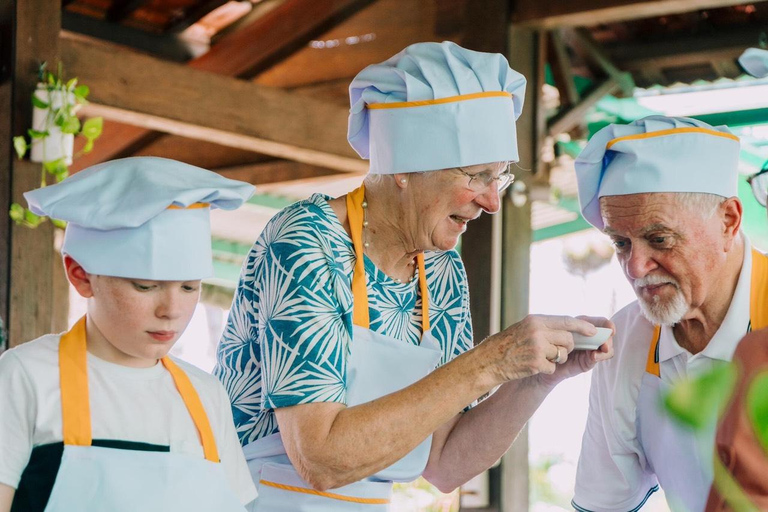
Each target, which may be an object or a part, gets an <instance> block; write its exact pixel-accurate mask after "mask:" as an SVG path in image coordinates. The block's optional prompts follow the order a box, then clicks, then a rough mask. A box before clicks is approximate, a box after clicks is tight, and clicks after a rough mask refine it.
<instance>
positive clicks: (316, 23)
mask: <svg viewBox="0 0 768 512" xmlns="http://www.w3.org/2000/svg"><path fill="white" fill-rule="evenodd" d="M373 1H374V0H288V1H286V2H284V3H283V4H282V5H280V6H278V7H277V8H275V9H273V10H271V11H270V12H268V13H267V14H265V15H264V16H262V17H260V18H259V19H258V20H256V21H255V22H254V23H252V24H251V25H249V26H248V27H245V28H243V29H242V30H239V31H238V32H236V33H234V34H232V36H230V37H227V38H224V39H221V40H219V41H218V42H217V43H216V45H214V46H213V47H212V48H211V50H210V51H209V52H208V53H206V54H204V55H202V56H200V57H199V58H198V59H195V61H194V62H191V63H190V66H192V67H195V68H197V69H206V68H209V67H211V66H214V67H215V68H216V69H217V72H218V73H221V74H225V75H229V76H240V77H252V76H254V75H256V74H258V73H259V72H260V71H263V70H264V69H266V68H268V67H270V66H273V65H274V64H275V63H277V62H279V61H280V60H282V59H284V58H285V57H286V56H288V55H290V54H291V53H293V52H295V51H296V50H298V49H299V48H302V47H304V46H306V45H307V44H308V43H309V42H310V41H311V40H312V39H315V38H317V37H319V36H320V35H321V34H323V33H324V32H327V31H328V30H329V29H330V28H332V27H334V26H336V25H338V24H339V23H341V22H342V21H344V20H346V19H347V18H349V17H350V16H352V15H353V14H355V13H356V12H358V11H359V10H361V9H363V8H364V7H367V6H368V5H370V4H371V3H372V2H373Z"/></svg>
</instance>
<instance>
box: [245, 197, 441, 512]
mask: <svg viewBox="0 0 768 512" xmlns="http://www.w3.org/2000/svg"><path fill="white" fill-rule="evenodd" d="M364 193H365V192H364V188H363V187H360V188H359V189H357V190H355V191H354V192H351V193H350V194H348V195H347V215H348V217H349V223H350V231H351V236H352V242H353V245H354V247H355V256H356V258H357V260H356V262H355V270H354V275H353V278H352V291H353V295H354V306H353V308H354V315H353V317H354V326H353V336H352V343H351V345H350V354H349V357H348V359H347V379H346V381H347V405H348V406H349V407H353V406H355V405H359V404H362V403H366V402H370V401H371V400H375V399H377V398H380V397H382V396H385V395H388V394H390V393H393V392H396V391H399V390H401V389H403V388H405V387H407V386H410V385H411V384H413V383H414V382H417V381H419V380H421V379H423V378H424V377H426V376H427V375H428V374H429V373H430V372H432V370H434V369H435V367H436V366H437V364H438V363H439V361H440V357H441V354H442V353H441V350H440V347H439V345H438V343H437V341H436V340H435V338H434V337H433V336H432V334H431V332H430V329H429V315H428V311H429V302H428V301H429V299H428V293H427V278H426V273H425V271H424V257H423V255H419V257H418V265H419V288H420V291H421V297H422V311H423V317H422V327H423V335H422V339H421V344H420V345H412V344H410V343H407V342H405V341H403V340H398V339H395V338H392V337H389V336H383V335H381V334H378V333H376V332H373V331H372V330H370V329H369V328H368V327H369V318H368V292H367V288H366V283H365V269H364V266H363V263H364V260H363V258H364V256H363V244H362V229H363V213H362V203H363V200H364ZM431 444H432V436H429V437H428V438H427V439H425V440H424V441H423V442H422V443H421V444H420V445H419V446H417V447H416V448H415V449H414V450H413V451H411V452H410V453H408V454H407V455H406V456H405V457H403V458H402V459H400V460H399V461H397V462H396V463H394V464H392V465H391V466H389V467H388V468H385V469H383V470H382V471H380V472H378V473H376V474H375V475H372V476H371V477H370V478H367V479H365V480H362V481H359V482H355V483H353V484H350V485H345V486H344V487H339V488H337V489H331V490H329V491H326V492H320V491H316V490H314V489H313V488H312V486H310V485H309V484H308V483H306V482H305V481H304V480H303V479H302V478H301V477H300V476H299V475H298V473H297V472H296V470H295V469H294V468H293V466H292V465H291V462H290V460H289V459H288V456H287V455H286V452H285V447H284V446H283V442H282V439H281V437H280V433H277V434H272V435H270V436H267V437H264V438H261V439H258V440H256V441H254V442H253V443H250V444H248V445H246V446H245V448H244V449H243V452H244V453H245V458H246V460H247V461H248V467H249V469H250V470H251V475H252V477H253V480H254V482H255V483H256V485H257V487H258V491H259V497H258V498H257V500H256V505H255V508H254V511H255V512H273V511H288V510H291V511H301V512H315V511H333V512H343V511H352V510H363V511H370V512H385V511H387V510H389V501H390V495H391V491H392V482H393V481H410V480H414V479H416V478H418V477H419V476H420V475H421V473H422V472H423V471H424V468H425V467H426V465H427V460H428V458H429V451H430V447H431Z"/></svg>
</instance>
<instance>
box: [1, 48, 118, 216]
mask: <svg viewBox="0 0 768 512" xmlns="http://www.w3.org/2000/svg"><path fill="white" fill-rule="evenodd" d="M38 80H39V81H38V84H37V89H36V90H35V92H34V94H33V95H32V107H33V110H32V128H30V129H29V130H27V135H28V138H26V137H23V136H18V137H14V138H13V147H14V149H15V150H16V155H17V156H18V157H19V159H21V158H24V156H25V155H26V154H27V152H28V151H29V153H30V160H31V161H33V162H40V163H41V164H42V171H41V173H42V174H41V177H40V187H45V186H46V185H47V181H48V176H49V175H50V176H52V177H53V178H54V179H55V180H56V182H57V183H58V182H60V181H62V180H63V179H64V178H66V177H67V176H69V166H70V165H71V164H72V159H73V156H74V155H73V152H74V141H75V136H78V135H79V136H82V137H85V139H86V140H85V146H84V147H83V149H82V151H80V152H79V153H78V155H79V154H82V153H89V152H90V151H91V150H92V149H93V141H94V140H96V139H97V138H98V137H99V135H101V130H102V127H103V124H104V121H103V119H102V118H101V117H94V118H91V119H88V120H86V121H85V122H84V123H82V124H81V123H80V119H79V118H78V117H77V111H78V110H79V109H80V107H81V106H82V105H84V104H86V103H87V100H86V98H87V96H88V94H89V93H90V90H89V88H88V86H86V85H78V83H77V78H72V79H70V80H65V79H64V76H63V72H62V68H61V64H59V67H58V70H57V72H56V73H55V74H54V73H52V72H51V71H48V70H47V69H45V63H43V65H42V66H40V71H39V74H38ZM9 215H10V216H11V219H13V220H14V221H15V222H16V224H19V225H22V226H26V227H30V228H35V227H37V226H39V225H40V224H41V223H42V222H44V221H45V219H46V217H41V216H39V215H36V214H34V213H32V212H31V211H30V210H28V209H27V208H24V207H23V206H21V205H20V204H19V203H13V204H12V205H11V209H10V211H9ZM51 221H52V222H53V223H54V224H55V225H56V226H59V227H64V225H65V224H64V222H62V221H59V220H55V219H51Z"/></svg>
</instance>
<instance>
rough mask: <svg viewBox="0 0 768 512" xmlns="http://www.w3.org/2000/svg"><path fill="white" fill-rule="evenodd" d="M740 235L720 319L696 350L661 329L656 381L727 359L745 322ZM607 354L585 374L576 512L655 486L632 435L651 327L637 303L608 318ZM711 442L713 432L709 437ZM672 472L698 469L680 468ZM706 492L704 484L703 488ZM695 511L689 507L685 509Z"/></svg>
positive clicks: (624, 507) (611, 506)
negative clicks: (737, 268) (734, 274)
mask: <svg viewBox="0 0 768 512" xmlns="http://www.w3.org/2000/svg"><path fill="white" fill-rule="evenodd" d="M742 236H743V238H744V261H743V264H742V268H741V273H740V275H739V280H738V283H737V284H736V290H735V291H734V295H733V298H732V300H731V304H730V306H729V308H728V312H727V313H726V316H725V319H724V320H723V323H722V324H721V325H720V328H719V329H718V330H717V332H716V333H715V335H714V336H713V338H712V339H711V340H710V342H709V343H708V344H707V346H706V347H705V348H704V350H702V351H701V352H699V353H698V354H696V355H693V354H691V353H690V352H688V351H687V350H685V349H684V348H682V347H681V346H680V345H678V343H677V341H675V337H674V334H673V332H672V329H671V327H668V326H663V327H662V331H661V340H662V342H661V343H660V346H659V364H660V370H661V379H662V381H663V382H665V383H670V384H671V383H674V382H676V381H678V380H679V379H681V378H684V377H693V376H695V375H699V374H701V373H703V372H706V371H708V370H709V369H711V368H712V367H713V365H714V364H716V362H717V361H730V360H731V359H732V358H733V353H734V351H735V350H736V346H737V345H738V343H739V340H741V338H742V337H743V336H744V335H745V334H746V332H747V329H748V326H749V306H750V279H751V276H752V254H751V245H750V243H749V240H747V238H746V236H744V235H742ZM613 322H614V323H615V324H616V335H615V336H614V338H613V347H614V357H613V359H611V360H609V361H606V362H603V363H600V364H598V365H597V366H596V367H595V369H594V370H593V372H592V385H591V389H590V393H589V415H588V417H587V426H586V429H585V431H584V437H583V439H582V444H581V455H580V456H579V464H578V468H577V471H576V490H575V496H574V498H573V503H572V504H573V506H574V508H576V510H579V511H594V512H607V511H621V512H626V511H635V510H639V509H640V507H642V505H643V504H644V503H645V501H646V500H647V499H648V497H649V496H650V495H651V494H653V492H655V491H656V490H658V482H657V480H656V475H654V474H653V472H652V471H651V469H650V467H649V465H648V464H647V462H646V458H645V455H644V453H643V448H642V446H641V445H640V443H639V440H638V437H637V432H636V429H635V427H636V422H635V420H636V416H637V415H636V411H637V409H636V403H637V397H638V394H639V392H640V383H641V381H642V378H643V375H644V373H645V367H646V362H647V359H648V350H649V348H650V343H651V338H652V336H653V328H654V326H653V324H652V323H651V322H649V321H648V320H647V319H646V318H645V316H643V314H642V312H641V310H640V305H639V304H638V302H637V301H635V302H633V303H631V304H629V305H628V306H626V307H625V308H623V309H622V310H621V311H619V312H618V313H616V315H614V317H613ZM711 444H712V446H713V447H714V437H713V439H712V443H711ZM680 471H684V472H694V471H703V469H702V468H698V467H695V468H680ZM703 492H705V493H707V492H709V489H705V490H703ZM692 512H695V511H692Z"/></svg>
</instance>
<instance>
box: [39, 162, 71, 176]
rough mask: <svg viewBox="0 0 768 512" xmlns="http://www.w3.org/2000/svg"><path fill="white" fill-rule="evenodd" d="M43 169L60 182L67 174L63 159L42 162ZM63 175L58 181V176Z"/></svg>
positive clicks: (67, 169) (67, 170)
mask: <svg viewBox="0 0 768 512" xmlns="http://www.w3.org/2000/svg"><path fill="white" fill-rule="evenodd" d="M43 168H44V169H45V170H46V171H47V172H48V173H50V174H52V175H53V176H56V179H57V181H61V180H63V179H64V178H66V177H67V175H68V174H69V168H68V167H67V163H66V160H65V159H64V157H62V158H59V159H58V160H51V161H50V162H43ZM61 175H63V176H64V178H61V179H59V176H61Z"/></svg>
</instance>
